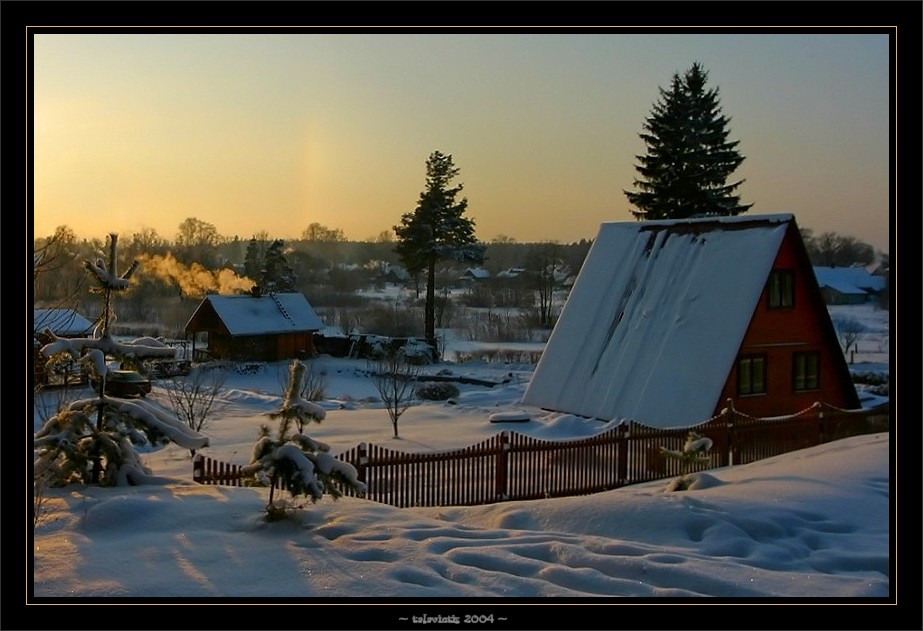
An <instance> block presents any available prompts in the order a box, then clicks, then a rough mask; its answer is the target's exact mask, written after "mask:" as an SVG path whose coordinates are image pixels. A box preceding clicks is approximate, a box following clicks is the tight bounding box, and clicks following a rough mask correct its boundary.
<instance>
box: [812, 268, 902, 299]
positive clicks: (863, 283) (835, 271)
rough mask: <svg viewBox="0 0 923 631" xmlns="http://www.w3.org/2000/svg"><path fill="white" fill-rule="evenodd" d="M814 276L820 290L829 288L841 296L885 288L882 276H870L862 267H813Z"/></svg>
mask: <svg viewBox="0 0 923 631" xmlns="http://www.w3.org/2000/svg"><path fill="white" fill-rule="evenodd" d="M814 275H815V276H816V277H817V284H818V285H819V286H820V287H821V288H824V287H829V288H830V289H834V290H836V291H837V292H839V293H841V294H867V293H869V292H870V291H871V292H879V291H882V290H884V288H885V279H884V278H883V277H882V276H875V275H874V274H870V273H869V272H868V270H866V269H865V268H862V267H815V268H814Z"/></svg>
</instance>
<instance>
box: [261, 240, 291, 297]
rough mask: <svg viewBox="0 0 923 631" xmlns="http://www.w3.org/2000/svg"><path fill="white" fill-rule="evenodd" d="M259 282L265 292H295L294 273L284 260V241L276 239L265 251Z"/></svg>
mask: <svg viewBox="0 0 923 631" xmlns="http://www.w3.org/2000/svg"><path fill="white" fill-rule="evenodd" d="M260 280H261V283H260V284H261V286H262V289H263V290H265V291H271V292H274V293H280V294H281V293H286V292H291V291H295V271H294V270H293V269H292V268H291V266H290V265H289V264H288V261H287V260H286V259H285V241H283V240H282V239H276V240H275V241H273V242H272V244H270V246H269V247H268V248H267V249H266V255H265V256H264V257H263V269H262V271H261V276H260Z"/></svg>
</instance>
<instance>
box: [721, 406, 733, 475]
mask: <svg viewBox="0 0 923 631" xmlns="http://www.w3.org/2000/svg"><path fill="white" fill-rule="evenodd" d="M724 413H725V416H726V417H727V418H726V419H725V421H724V422H725V426H726V427H727V433H728V465H729V466H733V465H734V464H735V463H734V447H735V446H734V399H728V404H727V407H726V408H724Z"/></svg>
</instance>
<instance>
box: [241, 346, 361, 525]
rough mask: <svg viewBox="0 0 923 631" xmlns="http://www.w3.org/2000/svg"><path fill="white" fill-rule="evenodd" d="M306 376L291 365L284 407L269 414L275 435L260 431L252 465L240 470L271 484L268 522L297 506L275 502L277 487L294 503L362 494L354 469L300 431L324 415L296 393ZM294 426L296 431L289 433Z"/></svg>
mask: <svg viewBox="0 0 923 631" xmlns="http://www.w3.org/2000/svg"><path fill="white" fill-rule="evenodd" d="M304 375H305V365H304V363H303V362H300V361H297V360H295V361H293V362H292V365H291V368H290V371H289V382H288V387H287V388H286V394H285V399H284V400H283V402H282V407H281V408H280V409H278V410H276V411H274V412H270V413H269V414H268V416H269V417H270V418H272V419H278V420H279V427H278V431H277V432H276V434H275V436H273V435H272V432H271V431H270V429H269V427H268V426H266V425H263V426H262V427H261V428H260V435H259V438H258V440H257V442H256V443H255V444H254V445H253V450H252V453H251V458H250V464H248V465H247V466H245V467H243V468H242V470H241V473H242V474H243V475H244V476H246V477H249V478H250V479H251V480H252V481H254V482H256V483H257V484H260V485H264V486H269V501H268V503H267V504H266V513H267V516H268V518H269V519H270V520H276V519H281V518H282V517H284V516H285V514H286V512H287V511H288V510H290V509H293V508H299V507H300V506H297V505H295V504H294V503H293V502H289V501H286V500H276V499H275V491H276V487H277V486H278V487H280V488H282V489H285V490H287V491H288V492H289V494H290V495H291V496H292V498H293V499H294V498H297V497H298V496H304V497H306V498H308V499H310V500H311V502H312V503H314V502H316V501H317V500H319V499H320V498H321V497H323V496H324V495H329V496H330V497H332V498H333V499H337V498H339V497H341V496H342V495H343V491H344V490H346V489H349V490H352V491H354V492H355V493H356V494H357V495H360V496H361V495H364V494H365V492H366V486H365V484H364V483H363V482H361V481H360V480H359V479H358V472H357V471H356V469H355V467H353V466H352V465H351V464H349V463H348V462H344V461H341V460H338V459H337V458H334V457H333V456H332V455H330V446H329V445H326V444H324V443H322V442H319V441H316V440H314V439H312V438H311V437H309V436H306V435H304V434H302V433H301V430H302V429H303V428H304V425H305V423H307V422H311V421H314V422H316V423H320V422H321V421H322V420H323V419H324V417H325V412H324V409H323V408H321V407H320V406H319V405H317V404H316V403H311V402H310V401H305V400H304V399H303V398H301V396H300V395H299V393H300V392H301V389H302V380H303V379H304ZM296 424H297V426H298V431H297V432H293V430H294V426H295V425H296Z"/></svg>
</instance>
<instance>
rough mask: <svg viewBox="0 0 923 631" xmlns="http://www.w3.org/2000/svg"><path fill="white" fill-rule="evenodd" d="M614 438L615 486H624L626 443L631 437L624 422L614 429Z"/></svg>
mask: <svg viewBox="0 0 923 631" xmlns="http://www.w3.org/2000/svg"><path fill="white" fill-rule="evenodd" d="M615 438H616V454H617V456H616V466H617V467H618V469H617V471H616V475H615V480H616V484H617V485H618V486H625V485H626V484H628V441H629V440H630V439H631V435H630V434H629V431H628V424H627V423H626V422H625V421H622V422H621V423H619V425H618V427H616V428H615Z"/></svg>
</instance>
